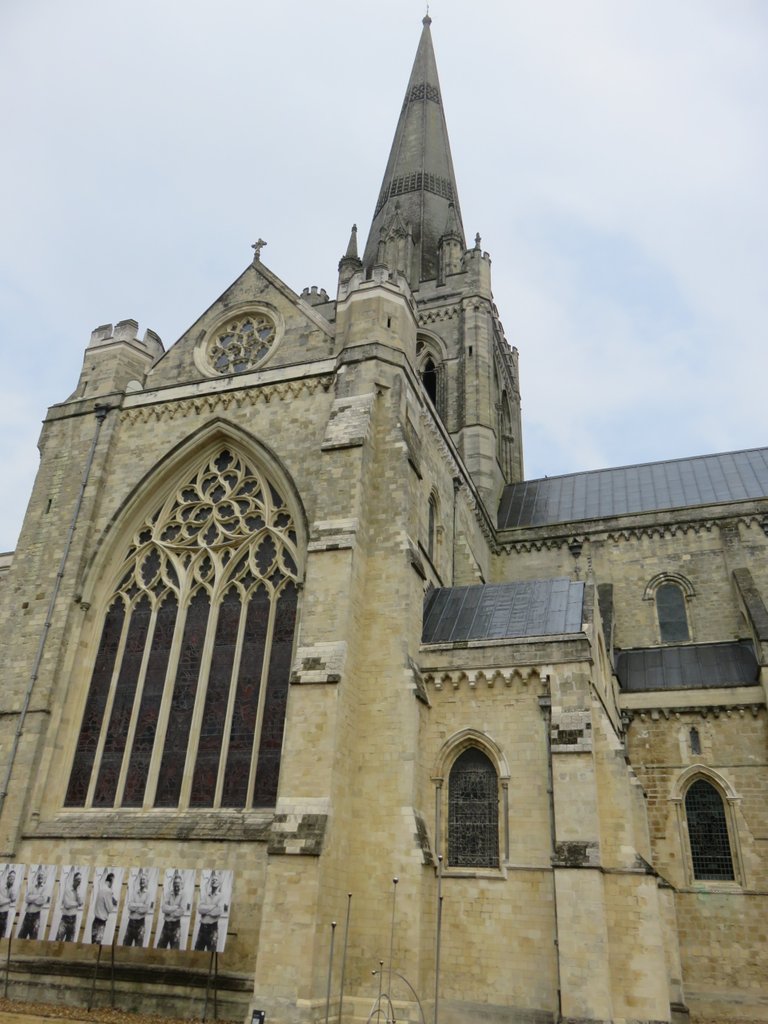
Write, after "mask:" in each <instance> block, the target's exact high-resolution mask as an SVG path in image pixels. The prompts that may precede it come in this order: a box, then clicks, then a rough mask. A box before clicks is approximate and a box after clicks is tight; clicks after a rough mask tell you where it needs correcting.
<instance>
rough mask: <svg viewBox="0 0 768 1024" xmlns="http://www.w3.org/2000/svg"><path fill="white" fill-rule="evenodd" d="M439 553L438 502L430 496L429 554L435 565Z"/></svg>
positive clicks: (428, 509) (428, 518)
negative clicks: (436, 555)
mask: <svg viewBox="0 0 768 1024" xmlns="http://www.w3.org/2000/svg"><path fill="white" fill-rule="evenodd" d="M436 552H437V500H436V498H435V496H434V494H430V496H429V503H428V508H427V554H428V555H429V560H430V562H432V563H434V561H435V554H436Z"/></svg>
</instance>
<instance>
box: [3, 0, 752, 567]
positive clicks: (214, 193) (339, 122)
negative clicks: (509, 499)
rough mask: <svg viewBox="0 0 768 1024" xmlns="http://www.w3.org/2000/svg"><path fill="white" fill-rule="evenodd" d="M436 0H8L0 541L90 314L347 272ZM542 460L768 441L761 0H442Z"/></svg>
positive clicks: (445, 39) (439, 14)
mask: <svg viewBox="0 0 768 1024" xmlns="http://www.w3.org/2000/svg"><path fill="white" fill-rule="evenodd" d="M423 14H424V5H423V4H422V3H420V2H417V0H380V2H377V3H373V2H369V0H356V2H353V0H323V2H319V0H293V2H291V3H288V2H282V3H281V2H276V0H273V2H271V3H267V2H265V0H66V2H63V0H0V89H1V90H2V91H1V95H0V100H1V102H0V142H1V144H2V153H3V157H2V160H0V345H2V353H3V357H4V363H3V372H2V374H1V375H0V390H1V393H0V445H2V452H1V453H0V454H1V455H2V463H3V467H4V480H3V486H2V488H1V489H0V551H1V550H9V549H11V548H13V546H14V545H15V543H16V538H17V535H18V530H19V527H20V524H21V518H22V516H23V512H24V507H25V505H26V501H27V499H28V496H29V492H30V490H31V487H32V482H33V478H34V473H35V470H36V467H37V461H38V456H37V451H36V448H35V444H36V441H37V437H38V435H39V430H40V422H41V420H42V419H43V417H44V415H45V411H46V408H47V407H48V406H49V405H51V404H53V403H55V402H59V401H62V400H64V399H65V398H66V397H67V395H68V394H70V392H71V391H72V390H73V388H74V386H75V383H76V381H77V377H78V374H79V370H80V366H81V362H82V356H83V350H84V348H85V346H86V344H87V343H88V340H89V336H90V332H91V330H92V329H93V328H94V327H96V326H97V325H99V324H103V323H115V322H116V321H118V320H122V319H125V318H127V317H133V318H134V319H136V320H138V321H139V324H140V330H141V332H142V333H143V331H144V329H145V328H147V327H150V328H152V329H153V330H155V331H157V333H158V334H160V336H161V337H162V339H163V341H164V343H165V345H166V346H168V345H170V344H172V342H173V341H174V340H175V339H176V338H177V337H178V336H179V335H180V334H181V333H182V332H183V331H184V330H185V329H186V327H187V326H189V324H190V323H191V322H192V321H194V320H195V319H196V318H197V317H198V315H199V314H200V313H201V312H202V311H203V310H204V309H205V308H206V307H207V306H208V305H209V304H210V303H211V302H212V301H213V300H214V299H215V298H216V297H217V296H218V295H219V294H220V293H221V292H222V291H223V290H224V289H225V288H226V287H227V285H228V284H229V283H230V282H231V281H232V280H233V279H234V278H235V277H236V276H237V275H238V274H239V273H240V272H241V271H242V270H243V269H244V267H245V266H246V265H247V264H248V263H249V262H250V259H251V256H252V252H251V249H250V248H249V247H250V244H251V242H253V241H255V239H256V238H258V237H259V236H261V237H262V238H265V239H266V240H267V242H268V245H267V248H266V249H265V250H264V251H263V253H262V259H263V260H264V262H265V263H266V264H267V265H268V266H269V267H270V269H271V270H273V271H274V272H275V273H276V274H277V275H278V276H279V277H281V278H282V279H283V280H284V281H285V282H286V283H287V284H289V285H290V286H291V287H292V288H294V289H295V290H296V291H299V292H300V291H301V290H302V288H304V287H305V286H307V285H313V284H317V285H319V286H321V287H325V288H326V289H327V290H328V292H329V293H331V292H335V288H336V266H337V263H338V260H339V257H340V255H341V254H342V252H343V249H344V247H345V245H346V242H347V238H348V235H349V228H350V225H351V224H352V222H353V221H356V222H357V223H358V224H359V225H360V231H361V235H362V238H363V239H364V238H365V236H366V234H367V231H368V226H369V224H370V220H371V217H372V214H373V206H374V203H375V200H376V198H377V195H378V191H379V186H380V184H381V177H382V174H383V172H384V166H385V163H386V158H387V153H388V150H389V145H390V142H391V140H392V135H393V132H394V128H395V124H396V121H397V115H398V112H399V109H400V105H401V102H402V98H403V94H404V91H405V86H406V82H407V79H408V75H409V72H410V67H411V63H412V60H413V56H414V53H415V50H416V46H417V43H418V39H419V34H420V31H421V18H422V16H423ZM430 14H431V15H432V18H433V25H432V35H433V39H434V43H435V50H436V53H437V61H438V67H439V70H440V77H441V86H442V92H443V99H444V103H445V109H446V116H447V120H448V128H449V132H450V136H451V144H452V150H453V159H454V165H455V169H456V175H457V180H458V187H459V194H460V199H461V208H462V213H463V216H464V226H465V229H466V231H467V234H468V236H469V237H470V238H473V237H474V234H475V232H476V231H479V232H480V233H481V235H482V239H483V248H485V249H487V250H488V251H489V252H490V254H491V257H492V259H493V284H494V294H495V298H496V302H497V305H498V307H499V310H500V313H501V317H502V320H503V323H504V326H505V329H506V333H507V338H508V339H509V341H510V343H511V344H514V345H516V346H517V347H518V349H519V351H520V373H521V385H522V393H523V429H524V434H523V436H524V443H525V463H526V476H528V477H536V476H543V475H545V474H547V475H550V476H551V475H554V474H557V473H564V472H570V471H573V470H580V469H595V468H600V467H602V466H610V465H623V464H627V463H634V462H641V461H651V460H657V459H666V458H675V457H680V456H687V455H695V454H702V453H705V452H713V451H726V450H730V449H734V448H750V447H757V446H760V445H763V444H765V443H767V442H768V432H767V431H766V421H767V419H768V415H767V414H766V399H765V384H766V379H765V378H766V341H767V340H768V339H767V338H766V334H767V331H768V287H767V283H766V265H767V262H768V261H767V259H766V257H767V256H768V202H767V200H766V187H767V185H768V131H767V130H766V97H768V60H766V53H768V3H766V2H765V0H751V2H750V0H472V3H469V2H467V0H433V2H432V4H431V7H430Z"/></svg>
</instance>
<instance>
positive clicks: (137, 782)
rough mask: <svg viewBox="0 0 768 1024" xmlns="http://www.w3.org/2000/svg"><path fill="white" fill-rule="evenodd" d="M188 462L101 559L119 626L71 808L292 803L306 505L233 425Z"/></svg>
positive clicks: (191, 453)
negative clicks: (291, 692)
mask: <svg viewBox="0 0 768 1024" xmlns="http://www.w3.org/2000/svg"><path fill="white" fill-rule="evenodd" d="M176 456H177V457H176V458H175V459H174V460H173V462H171V461H170V460H169V459H166V460H164V462H163V463H162V464H161V465H160V466H159V467H158V469H157V471H156V474H155V475H154V476H150V477H149V478H145V480H144V481H143V482H142V487H141V489H136V490H135V491H134V493H133V495H132V496H131V498H130V499H129V500H128V502H126V504H125V506H124V508H123V517H122V521H120V519H119V518H118V519H116V520H115V521H114V527H115V528H114V529H113V531H112V536H111V537H110V539H109V543H106V544H104V546H103V549H102V551H101V552H100V558H99V563H100V564H101V565H105V562H106V560H107V559H108V562H109V563H112V564H113V567H112V568H111V569H110V570H107V569H106V568H104V570H103V571H102V572H101V573H100V574H98V573H94V575H98V576H99V578H100V585H101V588H102V593H101V595H100V597H101V605H102V608H101V611H102V615H103V627H102V632H101V639H100V640H99V643H98V647H97V650H96V654H95V659H94V662H93V666H92V670H91V676H90V679H91V682H90V687H89V691H88V695H87V698H86V702H85V708H84V711H83V716H82V720H81V725H80V732H79V735H78V739H77V744H76V749H75V751H74V757H73V761H72V769H71V773H70V777H69V785H68V788H67V793H66V798H65V804H66V806H70V807H169V808H170V807H236V808H246V807H252V806H272V805H274V802H275V800H276V797H277V777H278V772H279V761H280V749H281V746H282V734H283V725H284V719H285V710H286V702H287V692H288V673H289V668H290V661H291V652H292V646H293V636H294V629H295V623H296V616H297V605H298V588H299V585H300V580H301V568H300V567H301V562H302V556H303V544H304V536H305V531H304V530H301V529H300V523H301V515H300V506H299V505H298V501H297V499H296V497H295V492H293V493H292V490H293V489H292V485H291V487H290V490H288V489H287V488H288V485H289V480H288V478H287V475H286V474H285V473H284V471H282V467H278V466H276V465H275V461H274V459H273V458H270V457H269V455H266V454H265V449H263V448H262V447H261V446H257V445H255V444H254V443H253V442H252V441H251V442H250V443H249V444H244V443H243V441H242V439H241V438H238V439H235V438H234V437H233V433H232V432H231V431H228V430H227V431H225V430H223V429H222V427H221V425H220V424H219V425H209V427H208V428H207V429H205V430H204V431H203V432H200V434H199V435H198V436H197V437H196V438H195V439H194V440H193V441H192V442H191V443H188V444H187V445H185V446H184V447H183V449H182V450H177V452H176ZM286 494H288V495H289V497H288V498H286V497H285V495H286ZM300 535H301V541H300V539H299V538H300ZM107 564H108V563H107ZM115 564H116V565H117V567H118V568H117V570H115V569H114V565H115Z"/></svg>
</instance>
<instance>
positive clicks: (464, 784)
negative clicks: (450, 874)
mask: <svg viewBox="0 0 768 1024" xmlns="http://www.w3.org/2000/svg"><path fill="white" fill-rule="evenodd" d="M448 865H449V867H477V868H497V867H498V866H499V782H498V776H497V775H496V769H495V768H494V766H493V764H492V763H491V761H490V760H489V758H488V757H486V755H485V754H484V753H483V752H482V750H478V749H477V747H469V748H468V749H467V750H465V751H464V753H463V754H460V755H459V757H457V758H456V760H455V761H454V763H453V766H452V768H451V772H450V775H449V776H448Z"/></svg>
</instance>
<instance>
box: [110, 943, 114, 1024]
mask: <svg viewBox="0 0 768 1024" xmlns="http://www.w3.org/2000/svg"><path fill="white" fill-rule="evenodd" d="M109 985H110V994H109V1005H110V1006H111V1007H112V1009H113V1010H114V1008H115V939H114V938H113V939H112V963H111V964H110V975H109Z"/></svg>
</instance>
